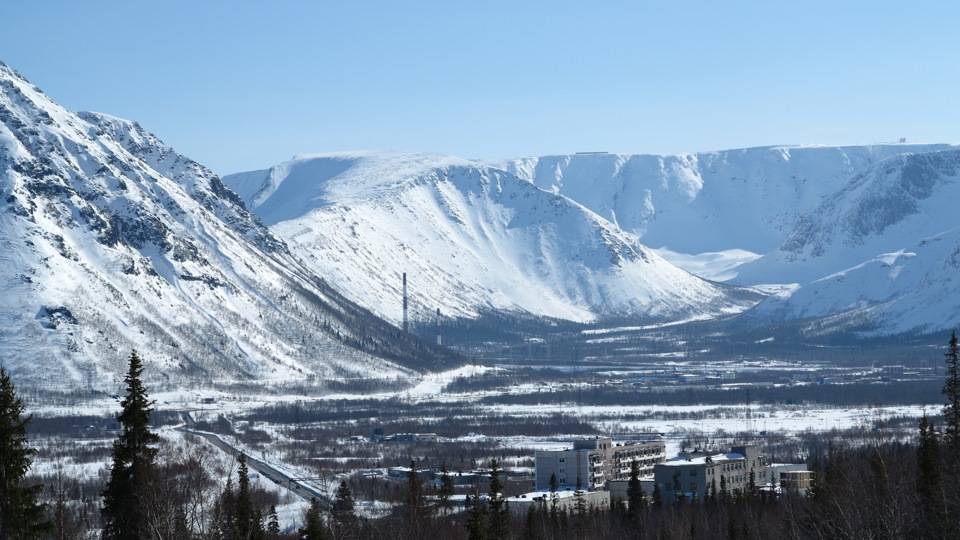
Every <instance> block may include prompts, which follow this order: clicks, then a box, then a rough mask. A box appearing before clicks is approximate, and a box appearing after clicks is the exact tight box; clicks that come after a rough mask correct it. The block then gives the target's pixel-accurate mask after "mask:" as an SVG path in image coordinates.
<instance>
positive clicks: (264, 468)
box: [177, 412, 333, 510]
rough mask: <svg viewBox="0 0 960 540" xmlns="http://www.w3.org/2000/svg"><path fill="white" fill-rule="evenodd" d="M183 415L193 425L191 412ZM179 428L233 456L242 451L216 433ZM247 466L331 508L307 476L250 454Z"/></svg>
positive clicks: (291, 490) (298, 493)
mask: <svg viewBox="0 0 960 540" xmlns="http://www.w3.org/2000/svg"><path fill="white" fill-rule="evenodd" d="M182 416H183V419H184V421H185V422H186V423H187V425H191V424H192V423H193V418H191V417H190V413H187V412H185V413H183V415H182ZM177 430H178V431H182V432H184V433H190V434H191V435H196V436H198V437H203V438H204V439H206V440H207V441H208V442H210V444H212V445H214V446H216V447H217V448H219V449H220V450H222V451H223V452H226V453H227V454H229V455H231V456H236V455H237V454H239V453H240V451H239V450H238V449H236V448H234V447H233V446H231V445H230V444H229V443H227V442H226V441H224V440H223V439H221V438H220V436H219V435H216V434H214V433H208V432H205V431H196V430H193V429H191V428H189V427H186V426H184V427H180V428H177ZM247 466H248V467H249V468H250V469H252V470H255V471H257V472H258V473H260V475H261V476H263V477H264V478H266V479H267V480H270V481H272V482H273V483H274V484H277V485H278V486H280V487H282V488H286V489H288V490H290V492H291V493H293V494H295V495H298V496H300V497H302V498H303V499H304V500H306V501H309V500H310V499H313V498H316V499H317V502H318V503H320V507H321V508H322V509H324V510H329V509H330V506H331V504H332V502H333V501H331V500H330V498H329V497H327V496H326V495H325V494H323V493H320V492H319V491H317V490H316V489H314V488H313V487H311V486H309V485H307V484H305V483H303V480H305V478H297V477H293V476H290V475H289V474H287V473H285V472H283V471H281V470H280V469H277V468H276V467H274V466H273V465H271V464H269V463H267V462H265V461H263V460H259V459H256V458H254V457H253V456H250V455H247Z"/></svg>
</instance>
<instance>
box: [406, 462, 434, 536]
mask: <svg viewBox="0 0 960 540" xmlns="http://www.w3.org/2000/svg"><path fill="white" fill-rule="evenodd" d="M423 491H424V487H423V478H420V475H419V474H417V464H416V463H415V462H414V461H410V472H408V473H407V492H406V495H405V497H404V506H403V518H404V520H405V523H404V526H405V527H407V530H408V531H409V534H410V537H411V538H419V537H420V536H422V533H423V532H424V531H425V530H426V526H427V523H426V522H427V518H428V517H429V511H430V510H429V508H427V503H426V497H425V496H424V492H423Z"/></svg>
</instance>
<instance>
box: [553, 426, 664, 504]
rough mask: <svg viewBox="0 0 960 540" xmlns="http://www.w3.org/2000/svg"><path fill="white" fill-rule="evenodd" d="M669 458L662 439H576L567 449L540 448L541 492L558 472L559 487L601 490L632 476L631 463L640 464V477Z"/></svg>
mask: <svg viewBox="0 0 960 540" xmlns="http://www.w3.org/2000/svg"><path fill="white" fill-rule="evenodd" d="M664 459H666V445H664V444H663V441H660V440H656V441H644V442H627V443H622V444H614V442H613V440H612V439H609V438H601V437H596V438H594V439H583V440H579V441H574V444H573V448H569V449H565V450H538V451H537V453H536V454H535V461H536V479H535V486H536V489H537V490H538V491H540V490H547V489H549V488H550V477H551V475H555V476H556V479H557V482H558V484H559V485H560V486H564V487H575V486H576V485H577V483H578V481H579V483H580V486H581V487H582V489H585V490H587V491H601V490H603V489H604V487H605V485H606V483H607V482H608V481H610V480H626V479H628V478H630V463H631V462H632V461H636V462H638V463H639V465H640V476H651V475H653V467H654V465H656V464H657V463H662V462H663V461H664Z"/></svg>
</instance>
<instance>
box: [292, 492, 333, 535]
mask: <svg viewBox="0 0 960 540" xmlns="http://www.w3.org/2000/svg"><path fill="white" fill-rule="evenodd" d="M303 521H304V523H303V527H301V528H300V529H299V530H298V531H297V532H298V533H299V534H300V538H301V539H302V540H327V531H326V530H325V529H324V527H323V517H322V516H321V512H320V503H318V502H317V499H310V508H308V509H307V512H306V514H304V519H303Z"/></svg>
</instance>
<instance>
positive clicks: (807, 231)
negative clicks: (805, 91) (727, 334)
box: [738, 149, 960, 283]
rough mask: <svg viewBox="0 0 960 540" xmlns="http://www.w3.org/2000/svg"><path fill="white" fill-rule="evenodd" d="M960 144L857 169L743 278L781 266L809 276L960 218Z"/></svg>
mask: <svg viewBox="0 0 960 540" xmlns="http://www.w3.org/2000/svg"><path fill="white" fill-rule="evenodd" d="M958 173H960V150H957V149H953V150H945V151H940V152H927V153H920V154H904V155H900V156H895V157H893V158H890V159H887V160H884V161H882V162H880V163H877V164H876V165H874V166H871V167H868V168H866V169H865V170H863V171H860V172H859V173H857V174H856V175H854V176H853V177H852V178H851V179H850V180H849V181H848V182H847V183H846V184H845V185H844V186H842V187H841V188H839V189H837V190H836V191H835V192H834V193H832V194H831V195H830V196H829V197H825V198H824V200H823V201H822V202H821V203H820V204H819V205H817V206H816V207H815V208H813V209H811V210H810V211H809V212H806V213H804V214H803V215H801V216H800V217H799V218H798V219H797V221H796V224H795V225H794V227H793V228H792V229H791V231H790V232H789V233H788V234H787V235H786V237H785V239H784V241H783V243H782V244H781V245H780V247H779V249H777V250H774V251H772V252H771V253H769V254H767V255H766V256H764V257H762V258H760V259H758V260H756V261H754V262H752V263H750V264H747V265H745V266H744V267H743V268H742V269H741V273H740V276H739V277H738V281H743V282H749V281H751V280H753V279H757V278H758V277H759V276H766V275H770V274H773V273H776V274H777V275H780V276H781V279H784V280H786V281H788V282H798V283H806V282H808V281H812V280H814V279H818V278H820V277H823V276H826V275H829V274H832V273H834V272H838V271H840V270H843V269H846V268H849V267H852V266H854V265H856V264H859V263H861V262H863V261H865V260H868V259H870V258H872V257H874V256H877V255H880V254H883V253H889V252H894V251H898V250H901V249H905V248H906V247H908V246H909V245H911V244H913V243H915V242H918V241H920V240H922V239H924V238H927V237H930V236H933V235H936V234H939V233H941V232H944V231H946V230H949V229H952V228H953V227H956V226H958V225H960V219H958V218H957V213H956V203H955V201H957V200H958V197H960V183H958V182H957V176H958Z"/></svg>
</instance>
